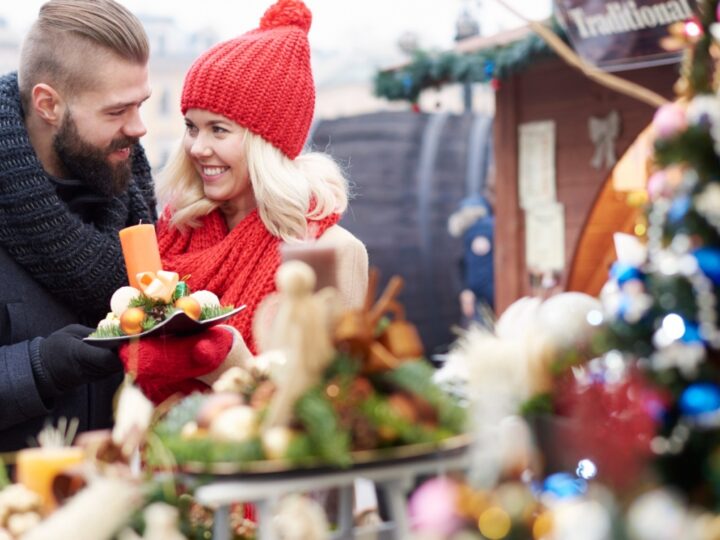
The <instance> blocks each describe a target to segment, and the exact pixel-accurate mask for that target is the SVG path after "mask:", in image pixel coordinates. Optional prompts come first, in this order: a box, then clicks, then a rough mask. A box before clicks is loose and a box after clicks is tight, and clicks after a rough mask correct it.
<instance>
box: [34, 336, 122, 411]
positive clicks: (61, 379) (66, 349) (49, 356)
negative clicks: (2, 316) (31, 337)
mask: <svg viewBox="0 0 720 540" xmlns="http://www.w3.org/2000/svg"><path fill="white" fill-rule="evenodd" d="M92 331H93V329H92V328H89V327H87V326H83V325H81V324H71V325H69V326H66V327H65V328H61V329H60V330H57V331H55V332H53V333H52V334H50V335H49V336H48V337H46V338H45V339H41V340H40V344H39V346H38V354H37V355H34V354H31V362H32V368H33V374H34V375H35V380H36V381H37V383H38V388H39V390H40V394H41V395H42V397H43V399H51V398H52V397H54V396H57V395H60V394H62V393H64V392H66V391H67V390H69V389H71V388H74V387H75V386H79V385H81V384H87V383H90V382H93V381H97V380H99V379H104V378H105V377H107V376H109V375H112V374H113V373H119V372H121V371H122V369H123V367H122V363H121V362H120V359H119V358H118V356H117V354H115V352H114V351H111V350H109V349H103V348H100V347H95V346H94V345H90V344H89V343H85V342H84V341H83V338H84V337H87V336H88V334H90V332H92Z"/></svg>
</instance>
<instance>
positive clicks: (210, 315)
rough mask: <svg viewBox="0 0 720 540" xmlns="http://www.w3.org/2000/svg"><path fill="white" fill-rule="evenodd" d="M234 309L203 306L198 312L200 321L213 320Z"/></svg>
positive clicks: (230, 307) (232, 307)
mask: <svg viewBox="0 0 720 540" xmlns="http://www.w3.org/2000/svg"><path fill="white" fill-rule="evenodd" d="M233 309H235V307H234V306H203V307H202V310H201V311H200V320H201V321H205V320H207V319H214V318H215V317H220V316H221V315H225V314H226V313H229V312H231V311H232V310H233Z"/></svg>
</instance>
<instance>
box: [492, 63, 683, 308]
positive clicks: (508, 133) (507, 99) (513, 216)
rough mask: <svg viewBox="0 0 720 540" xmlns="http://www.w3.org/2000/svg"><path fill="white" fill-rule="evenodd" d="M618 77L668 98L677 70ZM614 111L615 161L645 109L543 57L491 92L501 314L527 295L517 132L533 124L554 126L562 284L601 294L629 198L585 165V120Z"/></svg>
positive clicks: (628, 215)
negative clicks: (493, 100)
mask: <svg viewBox="0 0 720 540" xmlns="http://www.w3.org/2000/svg"><path fill="white" fill-rule="evenodd" d="M622 76H623V77H624V78H627V79H628V80H632V81H634V82H637V83H639V84H641V85H642V86H644V87H646V88H650V89H652V90H654V91H656V92H657V93H659V94H662V95H664V96H666V97H668V98H670V97H671V96H672V94H673V92H672V86H673V83H674V82H675V80H676V79H677V65H676V64H674V65H665V66H658V67H651V68H644V69H637V70H632V71H625V72H623V73H622ZM612 111H617V115H618V117H619V123H620V128H619V130H618V131H619V132H618V135H617V137H616V139H615V140H614V141H613V144H614V151H615V154H616V155H617V156H621V155H622V154H623V153H624V152H625V151H626V150H627V148H628V147H629V146H630V145H631V144H632V142H633V141H634V140H635V138H636V137H637V136H638V134H639V133H640V132H641V131H642V130H643V129H644V128H645V127H646V126H647V125H648V124H649V123H650V121H651V119H652V116H653V114H654V109H653V108H652V107H651V106H649V105H646V104H643V103H640V102H638V101H636V100H634V99H632V98H629V97H626V96H624V95H621V94H618V93H616V92H614V91H612V90H609V89H607V88H604V87H602V86H600V85H599V84H597V83H595V82H593V81H590V80H589V79H587V78H586V77H585V76H584V75H583V74H582V73H580V72H578V71H577V70H575V69H573V68H571V67H569V66H568V65H567V64H565V63H564V62H563V61H562V60H560V59H559V58H557V57H554V58H547V59H544V60H541V61H539V62H537V63H536V64H535V65H532V66H531V67H529V68H527V69H524V70H522V71H520V72H518V73H516V74H514V75H511V76H510V77H508V78H507V79H505V80H503V81H502V85H501V87H500V88H499V90H498V91H497V94H496V114H495V133H494V137H495V141H496V144H495V160H496V161H495V162H496V171H497V181H496V216H497V220H496V233H495V245H496V246H497V247H496V253H495V273H496V275H498V276H502V279H499V280H497V282H496V298H497V304H498V309H499V310H500V311H502V309H504V307H506V306H507V305H509V304H510V303H511V302H513V301H514V300H515V299H517V298H518V297H520V296H523V295H525V294H528V293H529V291H530V283H529V279H528V274H529V268H528V264H527V262H526V242H525V240H526V230H525V229H526V225H527V224H526V212H525V210H524V209H523V208H522V207H521V200H520V187H519V183H518V178H519V166H520V165H519V163H520V159H521V156H520V148H519V146H520V132H521V130H522V129H523V126H526V125H528V124H530V123H533V122H546V121H549V122H551V123H552V124H553V125H554V136H555V144H554V148H553V149H552V152H553V159H554V169H555V194H556V200H557V202H558V203H560V204H561V205H562V209H563V213H564V228H563V236H564V239H563V248H564V249H563V254H562V256H563V259H564V264H563V267H564V270H563V271H562V272H561V273H560V275H559V279H560V285H561V286H562V287H563V288H567V289H570V290H581V291H584V292H588V293H590V294H596V293H597V292H598V291H599V287H600V286H601V285H602V282H603V281H604V276H607V265H608V262H609V261H610V260H612V258H613V257H614V251H613V249H612V233H613V232H616V231H626V232H629V231H631V230H632V228H633V227H634V225H635V219H634V215H635V212H636V211H635V210H634V209H633V208H632V207H630V206H628V205H627V204H626V198H627V194H626V193H620V192H616V191H615V190H614V189H613V188H612V184H611V182H610V181H609V180H610V173H611V167H609V166H607V165H608V164H603V165H602V166H601V167H599V168H595V167H593V165H592V164H591V161H592V159H593V157H594V154H595V152H596V145H595V143H594V142H593V141H592V139H591V136H590V133H589V123H590V119H591V118H598V119H605V118H607V117H608V115H609V114H611V113H612ZM530 166H533V165H532V164H530ZM581 238H582V239H583V242H582V245H581V243H580V239H581Z"/></svg>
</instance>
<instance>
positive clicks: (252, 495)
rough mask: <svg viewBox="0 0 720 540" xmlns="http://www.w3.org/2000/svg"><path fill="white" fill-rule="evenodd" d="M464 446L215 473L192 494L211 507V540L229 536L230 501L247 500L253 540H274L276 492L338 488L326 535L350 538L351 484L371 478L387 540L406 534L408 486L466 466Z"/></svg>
mask: <svg viewBox="0 0 720 540" xmlns="http://www.w3.org/2000/svg"><path fill="white" fill-rule="evenodd" d="M469 448H470V445H469V444H466V445H464V446H461V447H459V448H454V449H452V450H451V451H447V450H446V451H441V452H434V453H429V454H427V455H423V456H415V457H413V458H408V459H395V460H393V459H390V460H384V461H379V462H377V463H364V464H362V465H357V466H354V467H352V468H350V469H341V470H338V469H325V470H307V471H303V470H293V471H289V472H287V473H284V474H271V475H268V474H263V475H259V474H247V475H234V476H215V477H214V478H213V480H212V481H211V482H210V483H206V484H205V485H203V486H201V487H199V488H198V489H197V490H196V492H195V496H196V498H197V501H198V502H199V503H200V504H203V505H206V506H212V507H215V508H217V510H216V513H215V524H214V528H213V539H214V540H228V539H229V538H230V537H231V535H230V523H229V518H230V505H231V504H232V503H236V502H246V503H253V504H255V505H256V507H257V515H258V540H275V539H276V538H277V536H276V535H275V532H274V530H273V527H272V506H273V503H274V502H275V501H276V500H277V499H278V498H279V497H281V496H283V495H286V494H290V493H307V492H311V491H317V490H325V489H332V488H338V489H339V493H340V497H339V501H338V530H337V531H335V533H334V534H333V536H332V538H335V539H344V538H354V537H355V534H356V532H357V531H356V530H355V529H354V528H353V482H354V481H355V479H356V478H366V479H368V480H372V481H373V482H375V484H376V486H377V487H378V489H380V490H382V491H383V492H384V494H385V496H386V500H387V504H388V511H389V513H390V516H389V517H390V519H391V525H392V527H391V530H392V538H396V539H398V540H400V539H403V540H404V539H406V538H408V537H409V524H408V519H407V512H406V507H407V501H406V495H407V492H408V490H409V489H410V488H411V487H412V486H413V484H414V482H415V480H416V479H417V478H418V477H419V476H423V475H438V474H444V473H446V472H449V471H458V470H464V469H467V467H468V465H469V462H470V459H469V454H470V452H469Z"/></svg>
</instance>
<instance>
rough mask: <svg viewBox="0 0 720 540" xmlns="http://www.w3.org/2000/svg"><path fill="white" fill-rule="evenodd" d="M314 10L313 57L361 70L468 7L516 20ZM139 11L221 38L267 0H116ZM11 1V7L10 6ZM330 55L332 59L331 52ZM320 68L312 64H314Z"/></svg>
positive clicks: (394, 3)
mask: <svg viewBox="0 0 720 540" xmlns="http://www.w3.org/2000/svg"><path fill="white" fill-rule="evenodd" d="M44 1H45V0H16V1H13V0H1V1H0V17H4V18H5V19H6V20H7V22H8V23H9V25H10V27H11V28H13V29H14V30H16V31H17V32H19V33H20V34H21V35H22V34H23V33H24V32H25V31H26V30H27V28H28V27H29V25H30V24H31V23H32V21H33V20H34V19H35V17H36V15H37V12H38V9H39V7H40V6H41V5H42V4H43V3H44ZM305 1H306V4H307V5H308V7H309V8H310V10H311V11H312V12H313V25H312V29H311V31H310V41H311V45H312V48H313V52H314V55H313V56H314V62H315V63H317V62H318V59H319V58H325V59H327V61H328V62H332V63H333V64H334V67H332V68H331V69H332V70H333V71H337V70H338V69H340V70H342V69H343V67H342V66H345V65H346V66H347V68H346V69H347V70H348V71H349V70H359V71H363V72H365V73H362V74H360V73H357V75H358V76H361V77H365V76H366V75H367V73H369V72H371V71H372V70H374V69H376V68H380V67H387V66H388V65H395V64H396V63H398V62H399V61H401V60H402V58H403V57H402V54H401V53H400V52H399V50H398V46H397V42H398V38H399V37H400V35H402V34H403V33H404V32H413V33H415V34H416V35H417V37H418V42H419V45H420V47H421V48H424V49H447V48H449V47H451V46H452V45H453V37H454V33H455V21H456V20H457V17H458V15H459V14H460V12H461V11H462V10H463V9H464V8H466V9H468V10H469V11H470V12H471V13H472V14H473V16H475V17H476V19H478V21H479V22H480V25H481V27H482V33H483V34H486V35H487V34H492V33H496V32H498V31H500V30H502V29H507V28H512V27H515V26H519V25H521V24H523V23H522V21H519V20H518V19H516V18H515V17H513V16H512V15H511V14H510V13H509V12H508V11H507V10H505V8H503V7H501V6H500V5H498V4H497V3H496V0H481V1H479V0H305ZM120 2H121V3H122V4H124V5H126V6H127V7H128V8H129V9H130V10H132V11H133V12H134V13H136V14H138V15H143V14H145V15H163V16H171V17H173V18H174V19H175V20H176V21H177V23H178V25H179V27H180V28H181V30H183V31H187V32H192V31H194V30H199V29H202V28H206V27H211V28H213V29H215V30H216V31H217V32H218V34H219V36H220V37H221V38H222V39H226V38H230V37H233V36H235V35H237V34H239V33H243V32H245V31H247V30H249V29H251V28H255V27H256V26H257V24H258V21H259V20H260V17H261V16H262V14H263V12H264V11H265V9H266V8H267V7H268V6H269V5H271V4H272V2H273V0H120ZM507 2H508V3H510V4H511V5H512V6H513V7H515V8H517V9H519V10H520V11H521V12H522V13H524V14H526V15H527V16H528V17H531V18H536V19H540V18H544V17H547V16H548V15H549V13H550V9H551V8H550V4H551V0H507ZM11 6H12V7H11ZM330 57H331V58H330ZM317 67H319V66H317V65H316V68H317Z"/></svg>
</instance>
